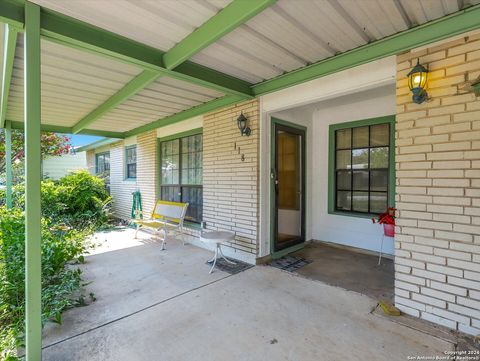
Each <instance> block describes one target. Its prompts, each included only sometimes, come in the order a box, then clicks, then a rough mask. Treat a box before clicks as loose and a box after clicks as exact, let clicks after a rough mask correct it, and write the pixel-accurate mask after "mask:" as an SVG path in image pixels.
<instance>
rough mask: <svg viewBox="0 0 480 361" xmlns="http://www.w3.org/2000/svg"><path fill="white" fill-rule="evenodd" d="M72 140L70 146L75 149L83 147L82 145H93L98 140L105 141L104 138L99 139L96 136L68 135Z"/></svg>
mask: <svg viewBox="0 0 480 361" xmlns="http://www.w3.org/2000/svg"><path fill="white" fill-rule="evenodd" d="M67 137H69V138H70V144H71V145H72V146H74V147H81V146H82V145H87V144H91V143H93V142H96V141H97V140H100V139H103V137H97V136H94V135H80V134H67Z"/></svg>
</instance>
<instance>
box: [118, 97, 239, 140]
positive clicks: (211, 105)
mask: <svg viewBox="0 0 480 361" xmlns="http://www.w3.org/2000/svg"><path fill="white" fill-rule="evenodd" d="M243 100H245V98H244V97H240V96H236V95H227V96H224V97H222V98H218V99H215V100H211V101H209V102H207V103H203V104H201V105H198V106H196V107H193V108H190V109H187V110H184V111H183V112H180V113H177V114H174V115H170V116H168V117H165V118H162V119H158V120H156V121H154V122H152V123H149V124H146V125H143V126H141V127H138V128H135V129H132V130H130V131H128V132H125V133H124V137H125V138H126V137H131V136H134V135H137V134H141V133H144V132H148V131H150V130H153V129H157V128H161V127H164V126H166V125H170V124H174V123H177V122H181V121H182V120H186V119H189V118H193V117H196V116H197V115H202V114H205V113H208V112H212V111H214V110H217V109H220V108H223V107H226V106H229V105H232V104H235V103H239V102H241V101H243Z"/></svg>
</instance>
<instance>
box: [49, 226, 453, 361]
mask: <svg viewBox="0 0 480 361" xmlns="http://www.w3.org/2000/svg"><path fill="white" fill-rule="evenodd" d="M101 237H105V238H106V239H107V242H106V244H105V245H104V246H103V247H102V248H100V249H99V250H98V251H97V254H95V255H92V256H89V257H87V265H85V266H84V268H85V276H86V277H87V279H89V280H92V281H93V283H92V284H91V285H89V286H88V287H87V289H88V290H93V291H94V292H95V295H96V297H97V299H98V300H97V301H96V302H95V303H93V304H91V305H89V306H87V307H82V308H76V309H72V310H70V311H68V312H67V313H66V314H65V317H64V323H63V324H62V325H61V326H58V325H53V324H51V325H48V327H47V328H46V329H45V332H44V346H45V348H44V352H43V356H44V360H47V361H48V360H50V361H53V360H62V361H63V360H68V361H74V360H89V361H97V360H98V361H100V360H101V361H123V360H125V361H127V360H128V361H134V360H161V361H163V360H165V361H176V360H178V361H185V360H192V361H195V360H209V361H212V360H218V361H227V360H228V361H230V360H242V361H244V360H247V361H248V360H252V361H253V360H259V361H260V360H262V361H263V360H292V361H293V360H298V361H308V360H312V361H313V360H315V361H318V360H322V361H323V360H329V361H330V360H335V361H336V360H339V361H340V360H342V361H349V360H370V361H375V360H382V361H384V360H392V361H395V360H399V361H400V360H407V357H408V356H427V355H428V356H433V355H442V354H443V352H444V351H447V350H453V345H452V344H451V343H449V342H446V341H443V340H440V339H438V338H435V337H433V336H429V335H427V334H424V333H421V332H419V331H416V330H413V329H411V328H408V327H405V326H402V325H399V324H396V323H393V322H391V321H389V320H388V319H386V318H383V317H378V316H376V315H372V314H370V311H371V308H372V306H373V305H374V303H375V302H374V301H373V300H372V299H370V298H368V297H366V296H363V295H360V294H357V293H354V292H349V291H345V290H343V289H340V288H336V287H332V286H329V285H326V284H323V283H321V282H318V281H312V280H308V279H305V278H302V277H299V276H295V275H292V274H289V273H286V272H283V271H280V270H278V269H274V268H271V267H266V266H258V267H254V268H251V269H249V270H247V271H245V272H242V273H239V274H237V275H234V276H230V275H228V274H226V273H223V272H220V271H217V272H215V273H213V274H212V275H208V269H209V267H208V266H207V265H205V260H207V259H208V258H209V256H210V252H208V251H205V250H202V249H199V248H195V247H193V246H188V245H187V246H185V247H183V246H181V244H180V243H176V242H170V243H169V244H168V245H167V250H166V251H163V252H162V251H160V246H159V245H158V244H156V243H154V242H150V241H148V236H147V235H145V234H143V235H142V237H143V238H144V239H143V240H140V241H134V240H133V234H132V232H131V230H125V231H123V232H111V233H109V234H107V235H101Z"/></svg>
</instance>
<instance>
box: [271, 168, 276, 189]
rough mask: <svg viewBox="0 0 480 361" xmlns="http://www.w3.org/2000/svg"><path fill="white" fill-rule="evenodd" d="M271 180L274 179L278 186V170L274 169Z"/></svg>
mask: <svg viewBox="0 0 480 361" xmlns="http://www.w3.org/2000/svg"><path fill="white" fill-rule="evenodd" d="M270 178H271V179H273V182H274V183H275V185H278V179H277V170H276V169H275V168H273V169H272V171H271V172H270Z"/></svg>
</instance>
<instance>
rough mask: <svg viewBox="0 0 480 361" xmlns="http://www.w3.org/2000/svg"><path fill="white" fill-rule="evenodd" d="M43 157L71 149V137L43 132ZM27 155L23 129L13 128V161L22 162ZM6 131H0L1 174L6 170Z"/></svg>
mask: <svg viewBox="0 0 480 361" xmlns="http://www.w3.org/2000/svg"><path fill="white" fill-rule="evenodd" d="M40 147H41V152H42V157H45V156H59V155H62V154H68V152H69V151H70V148H71V145H70V138H68V137H67V136H65V135H63V134H57V133H50V132H47V133H42V135H41V138H40ZM24 157H25V140H24V132H23V131H22V130H16V129H14V130H12V162H13V163H20V162H22V161H23V159H24ZM5 165H6V163H5V132H0V174H3V173H4V172H5Z"/></svg>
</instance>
